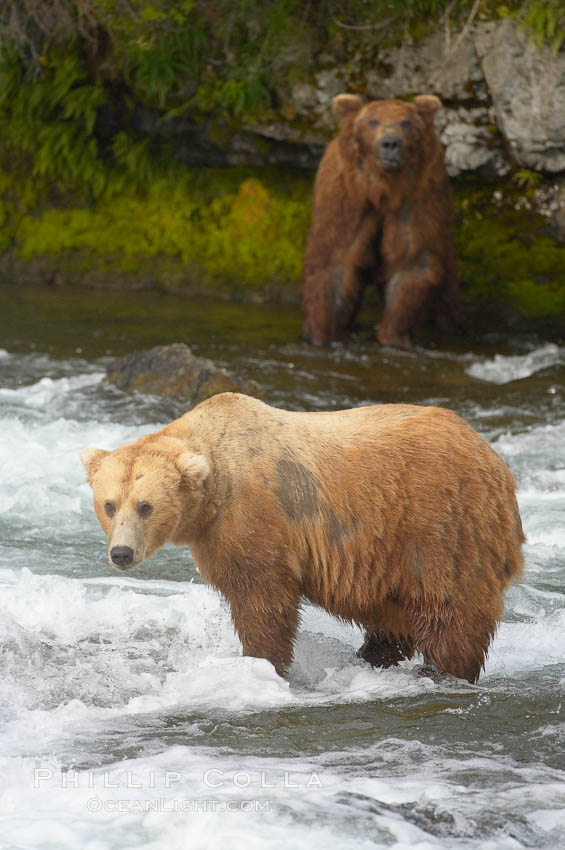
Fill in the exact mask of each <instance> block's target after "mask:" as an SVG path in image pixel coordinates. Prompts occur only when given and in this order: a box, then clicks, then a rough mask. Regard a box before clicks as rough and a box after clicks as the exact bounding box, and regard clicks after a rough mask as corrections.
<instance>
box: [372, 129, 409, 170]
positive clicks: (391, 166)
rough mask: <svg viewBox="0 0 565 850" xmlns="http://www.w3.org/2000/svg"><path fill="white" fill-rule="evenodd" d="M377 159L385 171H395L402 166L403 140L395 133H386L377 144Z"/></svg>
mask: <svg viewBox="0 0 565 850" xmlns="http://www.w3.org/2000/svg"><path fill="white" fill-rule="evenodd" d="M376 147H377V149H376V154H377V159H378V160H379V162H380V163H381V165H382V166H383V168H384V169H385V170H386V171H395V170H396V169H397V168H400V166H401V165H402V160H403V157H404V139H403V138H402V136H400V135H398V134H397V133H386V134H385V135H384V136H382V137H381V138H380V139H379V141H378V142H377V146H376Z"/></svg>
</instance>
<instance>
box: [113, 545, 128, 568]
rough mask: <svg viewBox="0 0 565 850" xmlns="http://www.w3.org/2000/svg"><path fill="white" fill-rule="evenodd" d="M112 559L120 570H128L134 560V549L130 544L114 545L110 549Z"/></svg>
mask: <svg viewBox="0 0 565 850" xmlns="http://www.w3.org/2000/svg"><path fill="white" fill-rule="evenodd" d="M110 560H111V561H112V563H113V565H114V566H115V567H118V569H119V570H127V568H128V567H130V566H131V564H132V561H133V549H131V548H130V547H129V546H113V547H112V549H110Z"/></svg>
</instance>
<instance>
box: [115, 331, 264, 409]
mask: <svg viewBox="0 0 565 850" xmlns="http://www.w3.org/2000/svg"><path fill="white" fill-rule="evenodd" d="M105 380H107V381H109V382H110V383H112V384H115V386H117V387H118V388H119V389H121V390H126V391H130V392H138V393H150V394H153V395H164V396H168V397H176V398H182V399H183V401H184V402H185V404H186V408H187V409H189V408H191V407H194V406H195V405H197V404H198V403H199V402H201V401H204V399H206V398H210V397H211V396H213V395H216V394H217V393H224V392H238V393H245V395H251V396H259V395H261V389H260V387H259V385H258V384H257V383H256V382H255V381H247V380H245V379H244V378H239V377H237V376H236V375H231V374H230V373H229V372H227V371H226V369H221V368H219V367H218V366H216V365H215V364H214V363H213V362H212V361H211V360H207V359H206V358H204V357H196V356H195V355H194V354H193V353H192V351H191V350H190V348H189V347H188V346H187V345H185V344H184V343H181V342H177V343H173V344H172V345H157V346H155V348H151V349H149V350H148V351H136V352H134V353H133V354H128V355H127V356H126V357H120V358H119V359H118V360H116V361H115V362H114V363H113V364H112V365H111V367H110V368H109V369H108V371H107V373H106V378H105Z"/></svg>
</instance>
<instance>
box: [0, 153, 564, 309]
mask: <svg viewBox="0 0 565 850" xmlns="http://www.w3.org/2000/svg"><path fill="white" fill-rule="evenodd" d="M312 181H313V174H312V173H310V172H299V173H295V172H291V171H286V170H284V169H273V170H265V169H257V170H255V171H253V170H250V169H206V168H194V169H190V168H186V169H175V170H171V171H169V172H163V173H161V174H160V175H159V176H157V177H155V179H153V180H152V181H151V183H150V185H149V186H148V187H147V188H146V189H144V190H140V189H133V188H132V189H130V190H129V191H128V190H124V189H123V188H122V190H121V191H120V193H119V194H114V193H113V192H109V193H108V194H107V195H106V194H103V195H102V196H101V197H100V198H98V199H96V200H95V201H92V202H90V203H80V202H75V203H73V199H72V198H71V197H67V198H65V199H62V198H61V197H59V198H53V197H49V196H48V193H47V192H44V193H41V192H40V191H38V184H37V182H36V181H32V180H31V179H30V180H24V181H20V182H17V181H16V180H15V179H14V178H13V177H10V176H9V175H8V174H6V173H3V174H0V189H1V190H2V197H3V200H2V203H1V204H0V251H1V258H0V275H1V277H2V279H3V280H4V281H7V282H12V283H18V282H26V281H27V282H33V283H37V282H45V283H48V284H55V285H86V286H94V287H100V286H105V287H118V288H123V287H127V288H146V289H147V288H155V289H161V290H164V291H167V290H168V291H171V290H173V291H177V292H179V291H181V292H186V293H187V294H195V293H207V294H214V295H217V296H220V297H232V298H238V299H250V300H284V301H288V302H294V301H297V298H298V282H299V278H300V269H301V263H302V255H303V249H304V243H305V239H306V234H307V232H308V227H309V223H310V215H311V211H310V201H311V191H312ZM535 191H536V189H534V188H533V187H532V188H529V189H528V188H524V187H521V186H519V185H517V184H516V183H513V182H512V181H510V180H508V179H507V180H505V181H504V183H503V184H502V183H500V182H496V181H489V182H485V181H481V182H480V183H478V182H477V181H468V180H458V181H455V182H454V196H455V204H456V225H455V238H456V243H457V248H458V254H459V268H460V276H461V280H462V286H463V292H464V297H465V300H466V301H467V303H469V304H471V305H476V306H477V308H484V309H489V310H495V312H496V313H501V314H504V313H506V314H508V315H509V317H511V318H512V317H516V318H519V317H523V318H532V319H539V318H543V317H546V316H547V317H549V316H551V317H555V318H557V317H559V316H565V245H563V243H562V242H561V241H559V240H558V239H556V238H554V236H553V235H552V234H551V229H550V228H549V226H548V223H547V219H546V218H545V217H544V216H543V215H542V214H541V213H540V212H537V211H536V210H535V203H534V198H533V196H534V194H535ZM537 191H539V186H538V188H537ZM529 196H531V199H530V200H529V199H528V198H529Z"/></svg>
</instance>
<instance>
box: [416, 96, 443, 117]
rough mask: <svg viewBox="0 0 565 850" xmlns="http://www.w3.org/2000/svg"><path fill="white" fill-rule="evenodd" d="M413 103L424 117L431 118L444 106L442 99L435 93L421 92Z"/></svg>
mask: <svg viewBox="0 0 565 850" xmlns="http://www.w3.org/2000/svg"><path fill="white" fill-rule="evenodd" d="M412 103H413V104H414V106H415V107H416V109H417V110H418V112H419V113H420V114H421V115H422V116H423V117H424V118H431V117H432V115H433V114H434V112H437V110H438V109H441V107H442V103H441V100H440V99H439V97H436V96H435V94H419V95H417V97H415V98H414V100H413V101H412Z"/></svg>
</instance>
